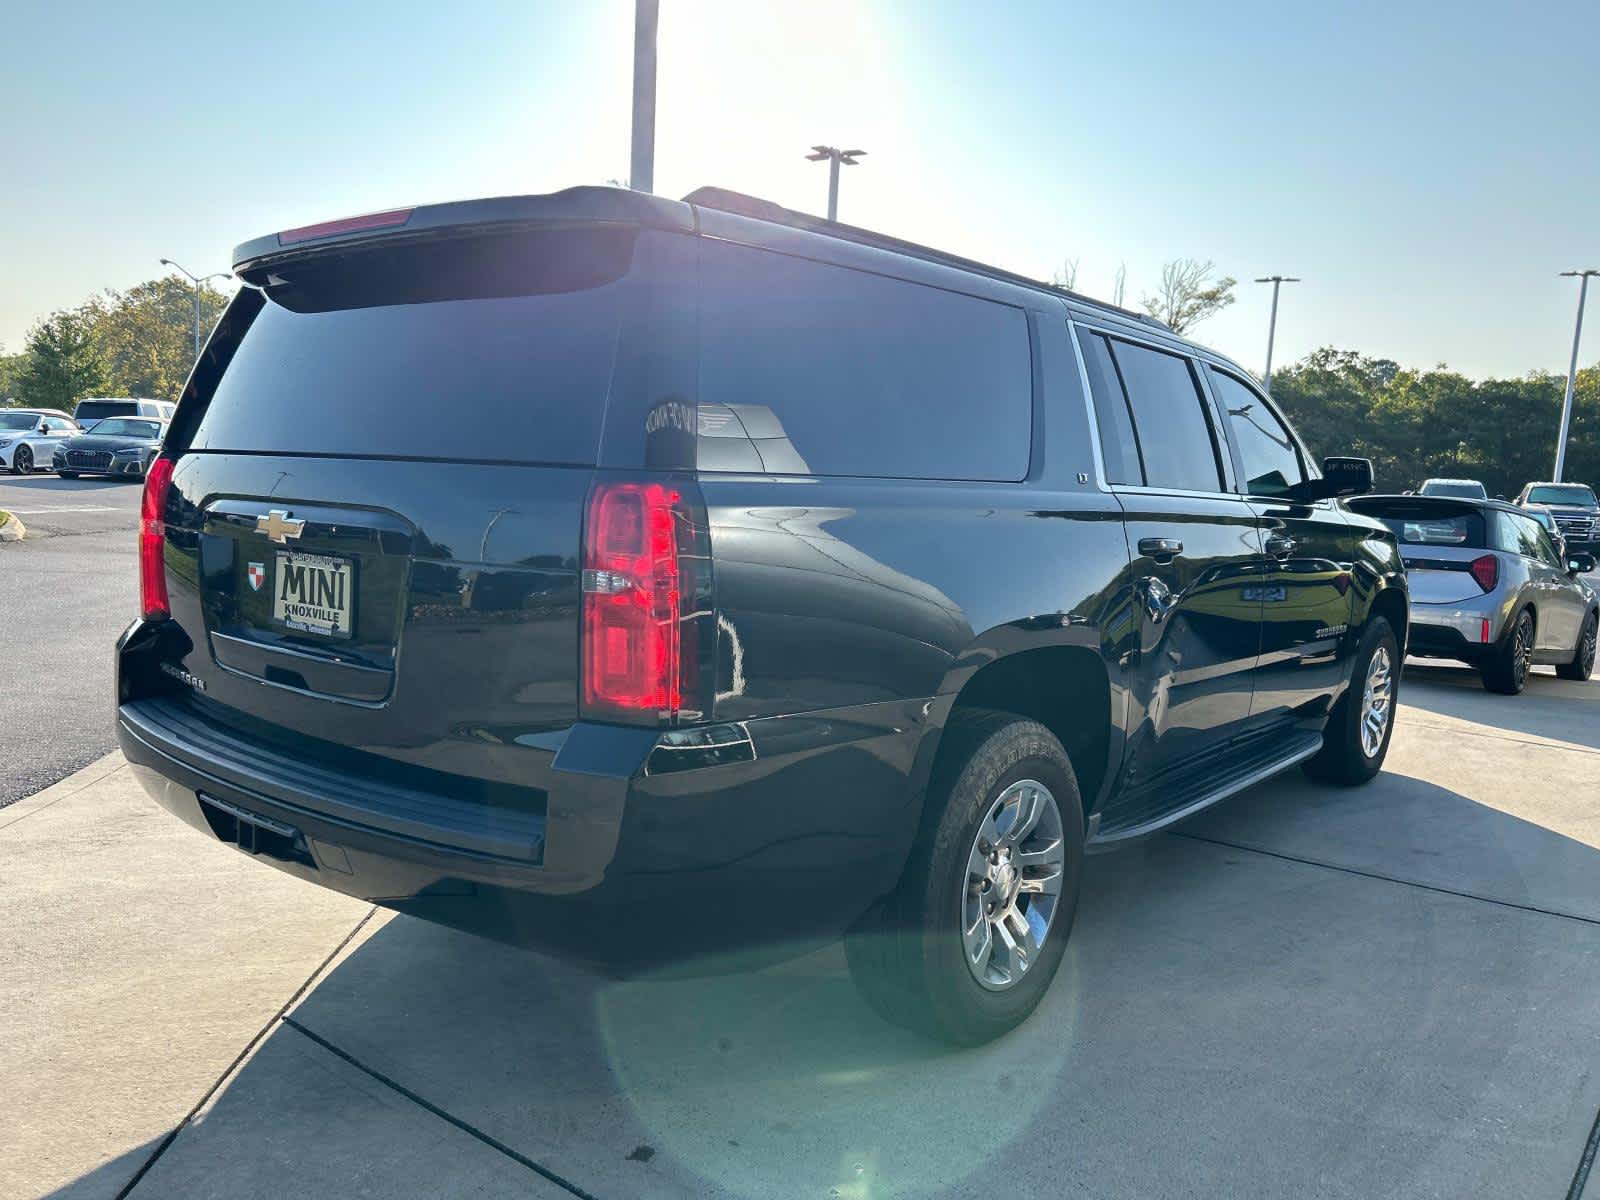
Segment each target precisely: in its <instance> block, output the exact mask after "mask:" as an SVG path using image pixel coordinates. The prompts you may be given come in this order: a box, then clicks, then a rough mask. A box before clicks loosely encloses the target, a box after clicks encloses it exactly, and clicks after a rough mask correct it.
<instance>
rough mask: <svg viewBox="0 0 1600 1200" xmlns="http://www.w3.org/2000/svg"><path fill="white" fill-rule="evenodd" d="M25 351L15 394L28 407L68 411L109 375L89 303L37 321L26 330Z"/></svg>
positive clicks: (101, 387)
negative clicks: (97, 338)
mask: <svg viewBox="0 0 1600 1200" xmlns="http://www.w3.org/2000/svg"><path fill="white" fill-rule="evenodd" d="M26 355H27V361H26V362H24V363H23V366H22V372H21V374H20V375H19V376H18V379H17V397H18V399H20V400H21V401H22V402H23V403H24V404H26V405H28V406H30V407H35V408H61V409H66V410H67V411H68V412H70V411H72V406H73V405H74V404H76V403H77V402H78V401H79V400H81V399H82V398H83V397H85V396H91V395H94V394H96V393H97V392H101V391H103V390H104V389H105V385H106V382H107V380H108V378H109V375H108V373H107V370H106V361H105V356H104V355H103V354H102V353H101V350H100V347H99V346H98V345H97V344H96V342H95V338H94V312H93V309H92V308H91V307H89V306H86V307H84V308H81V309H76V310H73V311H70V312H58V313H53V314H52V315H50V316H48V317H46V318H45V319H44V320H42V321H40V322H39V323H38V324H37V325H35V326H34V327H33V328H32V329H31V330H29V332H28V348H27V351H26Z"/></svg>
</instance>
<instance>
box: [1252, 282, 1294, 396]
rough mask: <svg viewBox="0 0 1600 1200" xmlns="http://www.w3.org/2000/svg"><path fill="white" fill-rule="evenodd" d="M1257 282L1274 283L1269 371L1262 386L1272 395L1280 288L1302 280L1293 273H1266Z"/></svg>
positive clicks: (1268, 328)
mask: <svg viewBox="0 0 1600 1200" xmlns="http://www.w3.org/2000/svg"><path fill="white" fill-rule="evenodd" d="M1256 282H1257V283H1270V284H1271V285H1272V316H1271V318H1270V319H1269V320H1268V321H1267V373H1266V375H1265V376H1264V377H1263V378H1262V380H1261V386H1262V388H1264V389H1265V390H1266V393H1267V395H1269V396H1270V395H1272V341H1273V339H1274V338H1276V337H1277V336H1278V289H1279V288H1280V287H1282V286H1283V285H1284V284H1286V283H1299V282H1300V280H1298V279H1297V278H1295V277H1294V276H1292V275H1264V276H1262V277H1261V278H1260V279H1258V280H1256Z"/></svg>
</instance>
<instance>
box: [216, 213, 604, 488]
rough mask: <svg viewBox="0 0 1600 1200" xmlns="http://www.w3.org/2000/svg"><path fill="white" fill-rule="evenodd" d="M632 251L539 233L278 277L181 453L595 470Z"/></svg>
mask: <svg viewBox="0 0 1600 1200" xmlns="http://www.w3.org/2000/svg"><path fill="white" fill-rule="evenodd" d="M632 245H633V236H632V234H631V233H630V232H628V231H625V230H616V231H611V230H606V231H594V232H591V231H559V232H552V231H540V232H538V233H532V234H524V235H516V236H503V237H483V238H470V239H460V240H453V241H445V242H431V243H421V244H417V245H414V246H411V247H406V248H400V249H387V250H373V251H366V252H357V253H351V254H348V255H343V256H324V257H320V258H317V259H311V260H307V262H306V263H304V264H303V265H301V266H300V267H298V268H295V267H285V268H282V269H281V272H280V273H281V274H282V276H283V277H284V282H283V283H281V284H276V285H274V286H272V287H269V288H268V289H267V292H266V302H265V304H264V305H263V306H262V307H261V311H260V312H259V313H257V315H256V316H255V319H254V320H253V321H251V322H250V324H249V326H248V328H247V329H246V330H245V332H244V334H243V336H242V338H241V339H240V341H239V344H238V346H237V348H236V349H235V351H234V353H233V357H232V360H231V361H230V362H229V364H228V367H227V369H226V370H225V371H224V372H223V375H222V379H221V381H220V382H219V383H218V385H217V388H216V391H215V392H214V394H213V395H212V397H211V400H210V403H209V405H208V406H207V408H206V411H205V414H204V416H203V417H202V418H201V420H200V424H199V426H198V427H197V428H196V430H195V434H194V439H193V442H192V445H193V446H194V448H196V449H202V450H270V451H277V452H280V453H290V454H292V453H295V452H300V451H317V452H321V453H334V454H394V455H407V456H414V457H444V458H468V459H472V458H476V459H502V460H513V461H521V462H560V463H582V464H588V463H593V462H594V461H595V457H596V449H597V447H598V444H599V439H600V425H601V421H602V419H603V417H604V410H605V402H606V394H607V390H608V388H609V386H610V381H611V370H612V362H613V358H614V356H615V349H616V343H617V336H618V320H619V318H618V313H619V307H620V297H621V294H622V292H623V289H624V288H625V287H626V283H625V281H623V280H622V278H621V277H622V276H623V275H624V274H625V273H626V271H627V267H628V263H629V260H630V257H631V253H632Z"/></svg>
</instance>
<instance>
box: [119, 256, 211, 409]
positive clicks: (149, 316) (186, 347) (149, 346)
mask: <svg viewBox="0 0 1600 1200" xmlns="http://www.w3.org/2000/svg"><path fill="white" fill-rule="evenodd" d="M194 294H195V293H194V288H193V286H192V285H191V284H190V283H189V281H188V280H186V279H179V278H178V277H177V276H172V275H169V276H167V277H166V278H165V279H152V280H150V281H149V282H148V283H141V284H139V285H138V286H137V287H133V288H129V289H128V290H127V291H125V292H122V293H120V294H119V293H115V292H111V293H107V294H106V296H105V297H104V299H102V300H101V301H99V302H97V304H96V308H97V310H98V315H97V319H96V320H95V341H96V342H97V343H98V344H99V346H100V348H101V351H102V352H103V353H104V354H105V357H106V361H107V364H108V366H109V368H110V378H111V386H112V390H113V391H114V392H115V393H116V394H117V395H119V396H141V397H147V398H149V399H152V400H176V399H177V398H178V394H179V393H180V392H182V390H183V384H184V380H186V379H187V378H188V377H189V368H190V367H191V366H192V365H193V364H194ZM227 303H228V298H227V297H226V296H224V295H223V294H222V293H221V292H219V291H217V290H216V289H215V288H213V287H211V286H209V285H207V286H206V287H204V288H202V289H201V292H200V336H201V337H202V338H204V337H205V336H206V335H208V334H209V333H210V332H211V327H212V326H213V325H215V324H216V323H217V319H218V318H219V317H220V316H222V310H223V308H224V307H226V305H227Z"/></svg>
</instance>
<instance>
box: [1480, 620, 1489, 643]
mask: <svg viewBox="0 0 1600 1200" xmlns="http://www.w3.org/2000/svg"><path fill="white" fill-rule="evenodd" d="M1478 640H1479V641H1480V642H1482V643H1483V644H1484V645H1486V646H1487V645H1488V644H1489V618H1488V617H1485V618H1484V619H1483V628H1482V629H1480V630H1479V631H1478Z"/></svg>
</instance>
